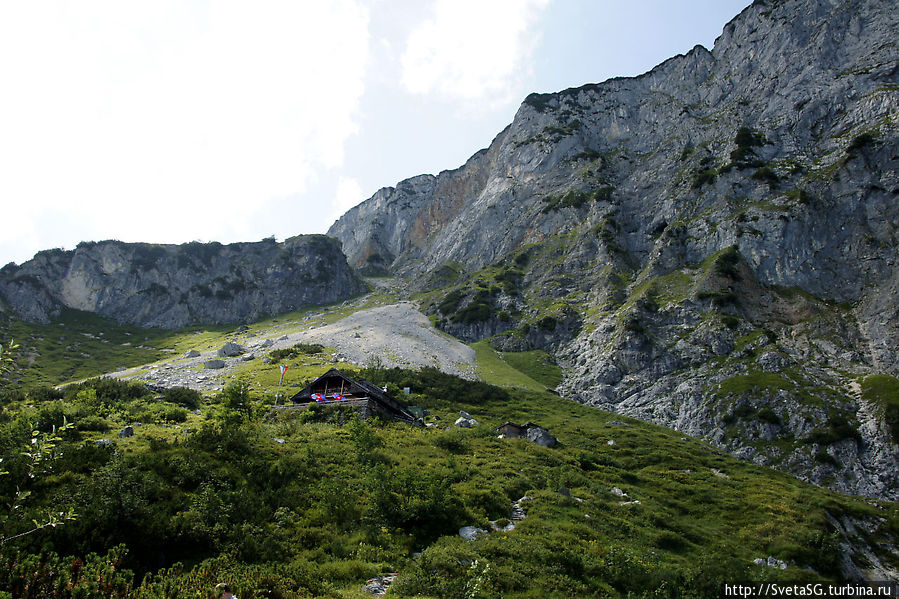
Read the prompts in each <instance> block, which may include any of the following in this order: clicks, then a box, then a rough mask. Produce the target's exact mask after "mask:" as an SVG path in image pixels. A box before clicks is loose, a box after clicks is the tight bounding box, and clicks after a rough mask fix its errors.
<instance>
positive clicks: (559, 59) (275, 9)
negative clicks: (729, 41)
mask: <svg viewBox="0 0 899 599" xmlns="http://www.w3.org/2000/svg"><path fill="white" fill-rule="evenodd" d="M748 4H749V0H682V1H679V2H672V1H671V0H639V1H638V0H634V1H632V2H621V1H620V0H427V1H425V0H330V1H327V2H325V1H297V0H272V1H268V0H255V1H253V2H246V1H243V2H238V1H236V0H221V1H219V0H206V1H200V0H197V1H186V0H185V1H179V0H141V1H132V0H79V1H78V2H73V1H66V0H41V1H40V2H28V1H24V0H0V265H2V264H5V263H7V262H10V261H15V262H18V263H21V262H23V261H25V260H28V259H29V258H30V257H31V256H32V255H34V253H35V252H37V251H39V250H42V249H47V248H54V247H63V248H66V249H71V248H73V247H74V246H75V245H76V244H77V243H78V242H79V241H82V240H101V239H120V240H123V241H148V242H157V243H182V242H187V241H192V240H202V241H213V240H214V241H221V242H223V243H228V242H233V241H256V240H259V239H262V238H264V237H268V236H271V235H274V236H276V237H277V238H278V239H279V240H280V239H283V238H285V237H289V236H291V235H296V234H299V233H323V232H325V231H326V230H327V229H328V227H329V226H330V225H331V223H332V222H333V221H334V220H335V219H336V218H337V217H338V216H340V214H342V213H343V212H345V211H346V210H347V209H348V208H350V207H352V206H354V205H355V204H358V203H359V202H361V201H363V200H365V199H366V198H368V197H369V196H371V195H372V194H373V193H374V192H375V191H377V190H378V189H379V188H381V187H385V186H392V185H394V184H396V183H397V182H398V181H400V180H402V179H405V178H407V177H411V176H414V175H418V174H421V173H435V174H436V173H437V172H439V171H441V170H444V169H451V168H456V167H458V166H460V165H461V164H462V163H463V162H465V160H466V159H467V158H468V157H469V156H471V155H472V154H473V153H475V152H476V151H477V150H479V149H480V148H483V147H486V146H487V145H488V144H489V143H490V141H491V140H492V138H493V137H494V136H495V135H496V134H497V133H499V132H500V131H501V130H502V129H503V128H504V127H505V126H506V125H507V124H508V123H509V122H511V120H512V117H513V116H514V114H515V111H516V110H517V109H518V106H519V105H520V103H521V101H522V100H523V99H524V97H525V96H526V95H527V94H528V93H530V92H532V91H538V92H549V91H558V90H560V89H564V88H567V87H575V86H579V85H583V84H585V83H596V82H600V81H603V80H605V79H608V78H609V77H615V76H630V75H637V74H640V73H642V72H645V71H647V70H649V69H650V68H652V67H653V66H655V65H656V64H658V63H660V62H662V61H663V60H665V59H667V58H669V57H670V56H673V55H675V54H680V53H684V52H687V51H688V50H690V48H692V47H693V46H694V45H696V44H702V45H704V46H706V47H707V48H711V47H712V44H713V42H714V39H715V38H716V37H717V36H718V35H719V34H720V33H721V29H722V28H723V26H724V24H725V23H726V22H727V21H729V20H730V19H731V18H732V17H734V16H735V15H736V14H737V13H739V12H740V10H742V9H743V8H744V7H745V6H747V5H748Z"/></svg>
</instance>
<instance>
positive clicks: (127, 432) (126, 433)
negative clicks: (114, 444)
mask: <svg viewBox="0 0 899 599" xmlns="http://www.w3.org/2000/svg"><path fill="white" fill-rule="evenodd" d="M133 436H134V427H133V426H126V427H125V428H123V429H122V430H121V431H119V437H133Z"/></svg>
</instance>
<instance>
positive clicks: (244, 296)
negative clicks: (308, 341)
mask: <svg viewBox="0 0 899 599" xmlns="http://www.w3.org/2000/svg"><path fill="white" fill-rule="evenodd" d="M365 289H366V287H365V284H364V283H363V282H362V281H361V280H360V279H359V278H358V277H357V276H356V275H355V274H354V273H353V272H352V271H351V270H350V269H349V267H348V265H347V263H346V258H345V257H344V256H343V254H342V253H341V251H340V248H339V247H338V244H337V243H336V242H335V241H334V240H333V239H330V238H328V237H325V236H323V235H306V236H298V237H293V238H290V239H288V240H286V241H284V242H282V243H278V242H276V241H275V240H274V239H270V240H263V241H260V242H250V243H234V244H228V245H222V244H220V243H215V242H213V243H199V242H192V243H187V244H180V245H164V244H148V243H124V242H120V241H100V242H82V243H80V244H79V245H78V247H77V248H75V249H74V250H70V251H63V250H47V251H44V252H39V253H38V254H37V255H35V257H34V258H33V259H32V260H29V261H28V262H25V263H23V264H22V265H21V266H19V265H15V264H8V265H7V266H5V267H3V269H0V298H2V299H3V301H4V302H5V304H6V306H7V309H8V310H9V311H10V312H11V313H13V314H15V315H17V316H19V317H21V318H23V319H25V320H29V321H32V322H39V323H48V322H50V320H51V319H53V318H56V317H58V316H59V314H60V312H61V311H62V310H63V309H65V308H74V309H77V310H83V311H86V312H92V313H95V314H98V315H100V316H106V317H109V318H112V319H114V320H116V321H117V322H119V323H120V324H130V325H138V326H143V327H156V328H168V329H173V328H178V327H183V326H186V325H189V324H227V323H237V322H247V321H252V320H258V319H259V318H261V317H263V316H265V315H268V314H276V313H282V312H289V311H291V310H296V309H298V308H299V307H302V306H307V305H313V304H325V303H332V302H337V301H342V300H344V299H347V298H348V297H351V296H353V295H357V294H359V293H361V292H362V291H364V290H365Z"/></svg>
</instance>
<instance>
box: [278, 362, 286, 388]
mask: <svg viewBox="0 0 899 599" xmlns="http://www.w3.org/2000/svg"><path fill="white" fill-rule="evenodd" d="M285 372H287V365H286V364H281V379H280V380H279V381H278V386H279V387H280V386H281V383H283V382H284V373H285Z"/></svg>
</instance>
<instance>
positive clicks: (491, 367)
mask: <svg viewBox="0 0 899 599" xmlns="http://www.w3.org/2000/svg"><path fill="white" fill-rule="evenodd" d="M471 347H472V348H474V351H475V355H476V357H477V361H478V366H477V373H478V376H479V377H480V378H481V380H483V381H486V382H488V383H490V384H491V385H496V386H498V387H519V388H522V389H530V390H532V391H543V390H544V389H546V387H547V386H546V385H543V384H541V383H539V382H538V381H536V380H534V379H533V378H531V377H530V376H528V375H526V374H525V373H524V372H522V371H520V370H518V369H516V368H515V367H514V366H512V365H510V364H509V363H508V362H507V361H506V360H505V359H504V356H503V354H500V353H499V352H497V351H496V350H495V349H493V348H492V347H490V343H488V342H487V341H478V342H477V343H472V344H471Z"/></svg>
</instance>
